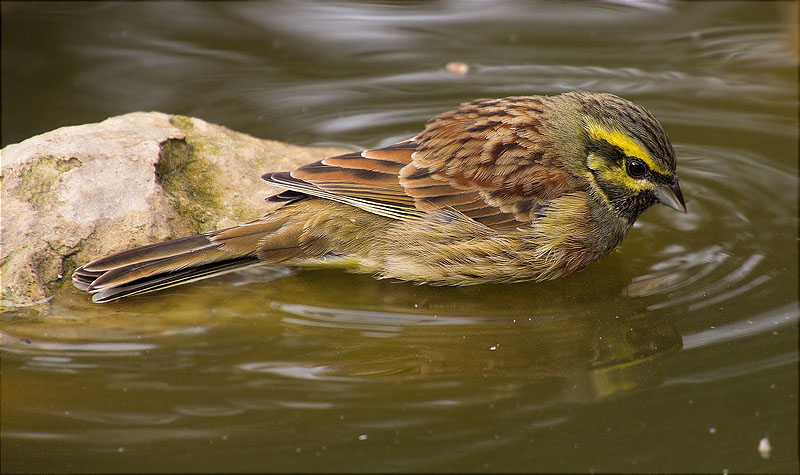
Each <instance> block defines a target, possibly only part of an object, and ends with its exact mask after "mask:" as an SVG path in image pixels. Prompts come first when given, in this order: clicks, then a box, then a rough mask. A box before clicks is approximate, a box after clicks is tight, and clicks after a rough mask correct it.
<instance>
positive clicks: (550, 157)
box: [263, 97, 578, 229]
mask: <svg viewBox="0 0 800 475" xmlns="http://www.w3.org/2000/svg"><path fill="white" fill-rule="evenodd" d="M543 100H544V99H543V98H539V97H510V98H506V99H498V100H487V99H483V100H477V101H472V102H469V103H466V104H463V105H462V107H461V108H459V109H457V110H455V111H451V112H446V113H444V114H441V115H439V116H437V117H435V118H433V119H432V120H431V121H429V122H428V124H427V127H426V128H425V130H424V131H423V132H422V133H421V134H419V135H418V136H416V137H414V138H413V139H410V140H407V141H404V142H400V143H398V144H395V145H391V146H389V147H385V148H381V149H373V150H365V151H363V152H360V153H358V152H355V153H349V154H345V155H340V156H337V157H331V158H326V159H324V160H321V161H319V162H315V163H311V164H308V165H305V166H302V167H300V168H297V169H295V170H293V171H292V172H290V173H271V174H267V175H264V177H263V178H264V179H265V180H266V181H268V182H270V183H274V184H276V185H279V186H283V187H285V188H287V189H288V190H289V191H287V192H284V193H281V194H280V195H276V196H275V197H273V198H272V199H271V200H272V201H285V200H291V199H297V198H299V197H301V196H302V194H309V195H314V196H319V197H323V198H327V199H332V200H335V201H340V202H344V203H348V204H351V205H354V206H357V207H359V208H362V209H365V210H367V211H370V212H373V213H376V214H380V215H383V216H388V217H392V218H396V219H413V218H418V217H421V216H423V215H424V212H426V211H430V210H434V209H453V210H456V211H459V212H461V213H464V214H465V215H467V216H469V217H471V218H473V219H475V220H476V221H478V222H480V223H483V224H485V225H487V226H489V227H492V228H495V229H513V228H515V227H517V226H518V225H519V224H521V223H524V222H528V221H530V220H532V219H534V218H535V214H536V209H537V207H538V206H539V205H541V204H542V203H544V202H546V201H549V200H551V199H553V198H556V197H558V196H561V195H563V194H564V193H567V192H569V191H572V190H575V189H577V187H578V185H577V183H576V181H575V179H574V177H572V175H570V174H569V173H568V172H566V171H565V170H564V169H563V166H562V165H561V162H560V161H559V160H558V159H557V158H556V157H555V156H554V154H553V152H551V150H552V148H553V146H552V144H551V142H550V141H549V140H548V139H547V138H546V136H545V135H543V134H542V133H541V132H540V123H539V120H538V119H537V117H539V116H540V114H542V113H546V112H548V110H547V106H546V104H545V103H543Z"/></svg>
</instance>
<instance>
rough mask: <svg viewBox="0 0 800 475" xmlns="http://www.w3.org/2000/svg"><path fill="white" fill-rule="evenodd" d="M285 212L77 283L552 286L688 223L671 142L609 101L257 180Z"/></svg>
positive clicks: (517, 109) (487, 106)
mask: <svg viewBox="0 0 800 475" xmlns="http://www.w3.org/2000/svg"><path fill="white" fill-rule="evenodd" d="M262 178H263V179H264V180H265V181H267V182H268V183H272V184H274V185H277V186H280V187H283V188H285V189H286V191H284V192H282V193H280V194H277V195H275V196H272V197H270V198H268V199H267V200H268V201H270V202H277V203H281V204H282V206H281V207H280V208H278V209H277V210H275V211H272V212H270V213H268V214H267V215H265V216H263V217H261V218H259V219H257V220H255V221H252V222H249V223H246V224H242V225H240V226H235V227H232V228H227V229H222V230H219V231H213V232H209V233H205V234H199V235H196V236H190V237H185V238H181V239H177V240H174V241H168V242H163V243H159V244H151V245H149V246H144V247H140V248H137V249H132V250H128V251H124V252H120V253H118V254H114V255H111V256H108V257H104V258H102V259H98V260H96V261H93V262H90V263H88V264H86V265H84V266H82V267H80V268H78V269H77V270H76V271H75V273H74V275H73V281H74V283H75V285H76V286H77V287H79V288H81V289H83V290H87V291H89V292H92V293H94V297H93V300H94V301H95V302H108V301H110V300H114V299H118V298H120V297H125V296H128V295H135V294H141V293H144V292H151V291H154V290H159V289H164V288H167V287H172V286H174V285H179V284H183V283H186V282H192V281H195V280H199V279H204V278H207V277H211V276H215V275H219V274H222V273H226V272H230V271H233V270H236V269H240V268H243V267H248V266H252V265H257V264H280V265H294V266H303V265H314V266H318V265H321V264H324V265H338V266H342V267H346V268H349V269H351V270H353V271H356V272H369V273H374V274H375V275H376V276H377V277H379V278H395V279H400V280H408V281H416V282H427V283H431V284H445V285H466V284H477V283H481V282H519V281H525V280H547V279H554V278H556V277H560V276H563V275H566V274H569V273H570V272H574V271H576V270H579V269H582V268H584V267H586V266H587V265H589V264H591V263H592V262H594V261H596V260H597V259H598V258H599V257H600V256H602V255H603V254H606V253H607V252H609V251H610V250H612V249H613V248H614V247H615V246H616V245H617V244H619V243H620V241H621V240H622V238H623V237H624V236H625V234H626V233H627V231H628V229H630V227H631V226H632V225H633V223H634V221H635V220H636V218H637V217H638V216H639V214H641V213H642V212H643V211H644V210H646V209H647V208H649V207H650V206H651V205H653V204H655V203H657V202H661V203H664V204H666V205H667V206H670V207H671V208H674V209H676V210H678V211H682V212H684V213H685V212H686V206H685V204H684V200H683V195H682V194H681V189H680V186H679V185H678V179H677V177H676V176H675V152H674V150H673V148H672V145H671V144H670V141H669V138H668V137H667V134H666V132H665V131H664V129H663V128H662V127H661V125H660V124H659V123H658V121H657V120H656V119H655V117H653V115H652V114H650V113H649V112H648V111H646V110H645V109H644V108H642V107H640V106H638V105H636V104H633V103H631V102H629V101H627V100H625V99H622V98H620V97H618V96H615V95H612V94H598V93H589V92H569V93H565V94H561V95H558V96H520V97H507V98H505V99H479V100H475V101H472V102H467V103H465V104H463V105H462V106H461V107H460V108H459V109H456V110H454V111H450V112H445V113H443V114H440V115H438V116H436V117H434V118H433V119H431V120H430V121H429V122H428V123H427V126H426V127H425V130H424V131H423V132H422V133H420V134H419V135H417V136H416V137H413V138H411V139H408V140H405V141H403V142H400V143H397V144H395V145H390V146H388V147H384V148H379V149H373V150H364V151H363V152H355V153H347V154H344V155H340V156H337V157H331V158H326V159H324V160H321V161H319V162H315V163H311V164H308V165H305V166H302V167H299V168H297V169H295V170H293V171H291V172H279V173H268V174H266V175H264V176H263V177H262Z"/></svg>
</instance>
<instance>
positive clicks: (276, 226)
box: [72, 208, 319, 303]
mask: <svg viewBox="0 0 800 475" xmlns="http://www.w3.org/2000/svg"><path fill="white" fill-rule="evenodd" d="M282 209H284V210H286V211H285V212H281V213H274V214H271V215H269V217H268V218H267V217H265V218H262V219H258V220H255V221H252V222H250V223H246V224H242V225H240V226H234V227H231V228H227V229H221V230H218V231H212V232H209V233H206V234H197V235H195V236H188V237H184V238H180V239H176V240H174V241H167V242H162V243H157V244H150V245H147V246H143V247H138V248H135V249H130V250H127V251H122V252H118V253H116V254H112V255H110V256H106V257H103V258H100V259H97V260H95V261H92V262H90V263H88V264H86V265H84V266H82V267H79V268H78V269H76V270H75V272H74V274H73V275H72V281H73V283H74V285H75V287H77V288H79V289H81V290H85V291H88V292H91V293H93V294H94V295H93V297H92V300H93V301H95V302H98V303H102V302H109V301H111V300H116V299H118V298H121V297H126V296H129V295H137V294H143V293H147V292H153V291H156V290H161V289H166V288H168V287H173V286H175V285H180V284H185V283H189V282H194V281H197V280H200V279H206V278H209V277H213V276H217V275H220V274H225V273H228V272H232V271H235V270H238V269H242V268H245V267H252V266H256V265H260V264H263V263H272V264H277V263H285V262H290V261H292V260H295V259H298V258H299V259H302V258H306V257H309V254H308V249H306V248H307V247H308V246H305V245H303V244H301V242H300V238H301V235H302V233H303V229H304V224H305V223H306V221H307V219H306V217H304V216H301V215H299V214H298V213H297V212H296V210H295V209H290V208H282ZM317 254H319V253H317ZM314 255H316V254H314Z"/></svg>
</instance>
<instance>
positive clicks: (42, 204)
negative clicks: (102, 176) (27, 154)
mask: <svg viewBox="0 0 800 475" xmlns="http://www.w3.org/2000/svg"><path fill="white" fill-rule="evenodd" d="M81 165H83V164H82V163H81V161H80V160H78V159H77V158H75V157H70V158H68V159H64V158H60V157H56V156H53V155H49V156H47V157H43V158H42V159H41V160H39V161H37V162H35V163H34V164H33V165H32V166H31V167H30V168H29V169H28V170H27V171H26V172H25V173H22V174H21V179H20V186H19V187H18V188H17V196H19V197H20V198H21V199H23V200H25V201H27V202H29V203H31V204H32V205H33V206H34V208H36V209H37V210H42V209H44V208H46V207H47V206H49V205H51V204H52V203H53V202H54V201H55V197H54V196H53V194H51V193H50V190H51V189H52V188H53V185H54V184H55V182H56V180H58V179H59V177H60V176H61V175H62V174H64V173H66V172H68V171H69V170H72V169H73V168H77V167H80V166H81Z"/></svg>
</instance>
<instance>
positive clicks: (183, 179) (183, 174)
mask: <svg viewBox="0 0 800 475" xmlns="http://www.w3.org/2000/svg"><path fill="white" fill-rule="evenodd" d="M216 172H217V170H216V169H215V167H214V166H213V165H212V164H210V163H208V162H204V161H201V160H197V159H196V154H195V150H194V148H193V147H192V146H190V145H189V144H187V143H186V141H185V140H178V139H170V140H167V141H166V142H164V143H163V144H162V145H161V155H160V157H159V160H158V164H157V165H156V179H157V180H158V182H159V183H160V184H161V186H162V187H163V188H164V191H166V193H167V195H169V197H170V199H171V200H172V201H173V204H174V205H175V208H176V209H177V211H178V214H180V215H181V217H183V218H184V219H185V220H186V221H187V222H190V223H193V227H194V229H195V231H196V232H199V233H200V232H206V231H211V230H212V229H213V228H214V227H215V225H216V223H217V221H218V217H217V216H215V214H214V212H213V211H211V210H216V209H220V205H219V202H220V199H219V196H218V195H217V193H215V192H214V190H213V188H212V187H213V184H214V182H215V180H214V174H215V173H216Z"/></svg>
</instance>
